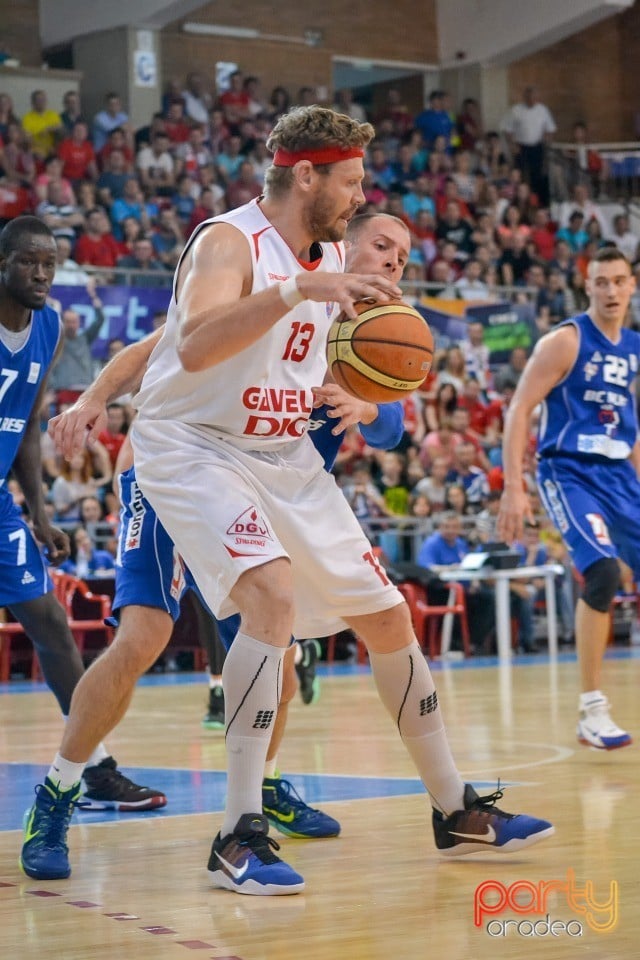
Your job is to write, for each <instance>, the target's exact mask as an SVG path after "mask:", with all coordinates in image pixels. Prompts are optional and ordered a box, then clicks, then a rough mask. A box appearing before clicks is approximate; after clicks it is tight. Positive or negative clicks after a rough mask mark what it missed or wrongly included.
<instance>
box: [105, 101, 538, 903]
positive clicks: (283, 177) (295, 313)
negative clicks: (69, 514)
mask: <svg viewBox="0 0 640 960" xmlns="http://www.w3.org/2000/svg"><path fill="white" fill-rule="evenodd" d="M372 136H373V129H372V127H371V126H370V125H368V124H362V123H359V122H357V121H354V120H352V119H351V118H349V117H347V116H342V115H338V114H335V113H334V112H333V111H330V110H326V109H324V108H320V107H307V108H300V109H298V110H295V111H292V112H291V113H290V114H287V115H286V116H285V117H283V118H281V120H280V121H279V122H278V124H277V125H276V127H275V128H274V130H273V133H272V135H271V138H270V141H269V147H270V149H271V150H272V151H274V153H275V156H274V164H273V166H272V167H271V168H270V169H269V170H268V171H267V175H266V178H265V196H264V197H263V198H260V199H259V200H257V201H254V202H252V203H250V204H248V205H246V206H244V207H241V208H239V209H238V210H234V211H232V212H231V213H229V214H225V215H223V216H222V217H220V218H214V220H212V221H208V222H206V223H205V224H203V225H201V227H199V228H198V229H197V230H196V232H195V233H194V235H193V236H192V238H191V241H190V243H189V244H188V245H187V248H186V250H185V252H184V254H183V256H182V259H181V262H180V264H179V265H178V269H177V271H176V279H175V284H174V296H173V299H172V303H171V306H170V309H169V315H168V320H167V325H166V328H165V333H164V335H163V337H162V339H161V341H160V342H159V344H158V345H157V347H156V348H155V350H154V352H153V354H152V356H151V358H150V361H149V365H148V368H147V373H146V375H145V378H144V381H143V384H142V388H141V391H140V394H139V397H138V409H139V416H138V419H137V421H136V423H135V425H134V428H133V432H132V439H133V445H134V452H135V460H136V470H137V476H138V480H139V482H140V486H141V488H142V490H143V493H144V494H145V496H146V497H147V498H148V499H149V501H150V502H151V504H152V506H153V507H154V509H155V510H156V512H157V514H158V517H159V519H160V521H161V522H162V524H163V526H164V527H165V528H166V530H167V532H168V533H169V536H170V537H171V539H172V540H173V541H174V543H175V545H176V548H177V549H178V551H179V552H180V554H181V555H182V556H183V557H184V560H185V562H186V564H187V566H188V567H189V568H190V569H191V571H192V573H193V575H194V577H195V579H196V582H197V583H198V586H199V588H200V590H201V591H202V593H203V595H204V597H205V599H206V601H207V603H208V605H209V606H210V607H211V609H212V610H213V611H214V613H215V614H216V616H218V617H224V616H227V615H228V614H229V613H233V612H236V611H239V612H240V614H241V617H242V621H241V630H240V632H239V633H238V636H237V637H236V639H235V641H234V643H233V645H232V648H231V650H230V653H229V655H228V657H227V659H226V661H225V666H224V671H223V679H224V687H225V695H226V712H227V730H226V744H227V754H228V790H227V808H226V812H225V819H224V822H223V824H222V828H221V831H220V833H219V834H218V835H217V837H216V838H215V840H214V843H213V847H212V851H211V856H210V860H209V873H210V876H211V879H212V881H213V883H214V884H215V885H216V886H221V887H225V888H227V889H230V890H234V891H236V892H238V893H245V894H257V895H273V894H289V893H297V892H299V891H300V890H302V889H303V888H304V880H303V878H302V877H301V876H300V875H299V874H297V873H296V872H295V871H294V870H293V869H291V868H290V867H289V866H288V865H287V864H286V863H284V862H283V861H282V860H280V859H279V858H278V857H277V856H276V855H275V853H274V852H273V851H274V849H277V845H276V844H275V843H274V841H273V840H271V839H270V838H269V837H268V824H267V821H266V818H265V817H264V816H263V814H262V812H261V811H262V775H263V768H264V760H265V756H266V751H267V746H268V743H269V738H270V735H271V728H272V725H273V723H274V718H275V715H276V710H277V706H278V699H279V691H280V684H281V676H282V658H283V656H284V652H285V649H286V647H287V646H288V644H289V642H290V637H291V635H292V634H293V635H295V636H297V637H299V638H305V637H312V636H318V635H327V634H328V633H331V632H332V631H333V630H335V629H338V628H340V627H342V626H343V625H344V624H345V623H347V624H348V625H349V626H351V627H352V628H353V629H354V630H355V631H356V632H357V633H358V634H359V636H360V637H362V638H363V640H364V641H365V642H366V644H367V646H368V649H369V655H370V661H371V666H372V670H373V673H374V678H375V680H376V683H377V686H378V689H379V692H380V695H381V698H382V700H383V702H384V704H385V706H386V707H387V708H388V710H389V712H390V713H391V715H392V716H393V718H394V721H395V722H396V724H397V727H398V730H399V733H400V735H401V737H402V739H403V741H404V743H405V746H406V747H407V749H408V751H409V753H410V755H411V757H412V759H413V760H414V762H415V764H416V767H417V769H418V771H419V773H420V776H421V778H422V779H423V781H424V782H425V784H426V786H427V789H428V790H429V792H430V794H431V801H432V804H433V806H434V811H433V825H434V831H435V836H436V844H437V846H438V848H439V849H440V850H441V851H442V852H443V853H445V854H448V855H457V854H462V853H467V852H471V851H478V850H480V851H482V850H487V849H488V850H491V851H494V852H505V851H510V850H516V849H521V848H522V847H524V846H527V845H529V844H531V843H534V842H536V841H537V840H539V839H542V838H543V837H545V836H548V835H549V834H550V833H551V832H553V828H552V827H551V825H550V824H549V823H548V822H547V821H544V820H538V819H536V818H531V817H527V816H511V815H509V814H505V813H503V812H502V811H499V810H498V809H497V808H496V807H495V806H494V804H495V801H496V799H498V796H499V794H494V795H492V796H491V797H489V798H479V797H478V796H477V794H476V793H475V791H474V790H473V788H472V787H471V786H470V785H468V784H467V785H465V784H464V783H463V781H462V780H461V778H460V776H459V774H458V772H457V770H456V768H455V765H454V762H453V759H452V757H451V753H450V750H449V746H448V743H447V739H446V734H445V730H444V725H443V722H442V717H441V714H440V709H439V706H438V699H437V695H436V693H435V689H434V684H433V681H432V678H431V675H430V672H429V669H428V667H427V665H426V662H425V660H424V657H423V655H422V653H421V651H420V648H419V646H418V644H417V641H416V638H415V636H414V634H413V631H412V628H411V622H410V617H409V612H408V609H407V607H406V605H405V604H404V602H403V600H402V597H401V596H400V594H399V593H398V591H397V590H396V589H395V587H393V586H392V585H391V584H390V583H389V581H388V580H387V577H386V576H385V574H384V571H383V570H382V569H381V568H380V567H379V566H378V564H377V562H376V560H375V557H374V556H373V554H372V550H371V547H370V544H369V543H368V541H367V540H366V538H365V537H364V535H363V533H362V530H361V528H360V526H359V525H358V523H357V521H356V519H355V517H354V516H353V514H352V512H351V510H350V508H349V507H348V504H347V503H346V500H345V499H344V497H343V496H342V494H341V493H340V491H339V490H338V488H337V486H336V484H335V481H334V480H333V478H332V477H331V476H329V475H328V474H327V473H326V472H325V471H324V469H323V464H322V458H321V457H320V455H319V454H318V453H317V452H316V451H315V448H314V447H313V445H312V443H311V441H310V440H309V438H308V437H307V436H306V427H307V422H308V419H309V415H310V413H311V410H312V405H313V393H312V388H313V387H318V386H319V385H320V384H322V382H323V380H324V377H325V374H326V359H325V341H326V334H327V331H328V328H329V325H330V323H331V320H332V318H333V316H334V315H335V314H336V313H337V311H338V310H339V309H342V310H344V311H345V312H346V313H347V315H348V316H354V315H355V311H354V307H353V304H354V302H356V301H358V300H361V299H364V298H366V297H371V298H373V299H374V300H378V301H383V302H384V301H388V300H391V299H394V298H397V297H399V296H400V290H399V289H398V288H397V287H396V285H395V284H394V283H393V282H390V281H389V280H388V279H385V278H382V277H379V276H358V275H353V274H342V273H340V272H339V271H340V270H341V268H342V260H343V250H342V244H341V242H340V241H341V240H342V237H343V236H344V233H345V230H346V227H347V224H348V222H349V220H350V219H351V217H352V216H353V215H354V213H355V212H356V210H357V208H358V206H359V205H360V204H361V203H363V202H364V196H363V193H362V189H361V181H362V177H363V164H362V157H363V152H364V147H365V146H366V144H367V143H368V142H369V141H370V139H371V137H372ZM214 368H215V369H214ZM116 696H117V692H116V691H114V698H115V697H116Z"/></svg>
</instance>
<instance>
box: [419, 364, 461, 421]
mask: <svg viewBox="0 0 640 960" xmlns="http://www.w3.org/2000/svg"><path fill="white" fill-rule="evenodd" d="M438 377H439V374H438ZM436 384H437V385H436V389H435V393H434V395H433V396H432V397H430V398H428V399H427V401H426V404H425V408H424V421H425V426H426V428H427V430H438V429H439V427H440V424H441V423H443V421H445V420H450V419H451V415H452V414H453V411H454V410H455V409H456V407H457V405H458V391H457V389H456V387H455V385H454V384H453V383H452V382H451V381H450V380H446V379H445V380H443V381H440V380H439V379H436Z"/></svg>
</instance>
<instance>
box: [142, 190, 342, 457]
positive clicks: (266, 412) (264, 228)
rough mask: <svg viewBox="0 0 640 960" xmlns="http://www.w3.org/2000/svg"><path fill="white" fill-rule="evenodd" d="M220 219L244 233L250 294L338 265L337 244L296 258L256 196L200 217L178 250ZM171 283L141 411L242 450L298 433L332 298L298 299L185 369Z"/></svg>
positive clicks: (321, 363) (318, 373)
mask: <svg viewBox="0 0 640 960" xmlns="http://www.w3.org/2000/svg"><path fill="white" fill-rule="evenodd" d="M219 222H224V223H229V224H231V225H232V226H234V227H235V228H236V229H237V230H239V231H240V232H241V233H242V234H243V235H244V236H245V237H246V239H247V243H248V245H249V249H250V251H251V260H252V264H253V286H252V288H251V293H258V292H259V291H260V290H264V289H266V288H267V287H270V286H272V285H273V284H279V283H280V282H281V281H283V280H286V279H288V277H290V276H293V275H294V274H297V273H300V272H301V271H302V270H325V271H328V272H333V273H341V272H342V271H343V269H344V248H343V245H342V244H341V243H338V244H333V243H330V244H322V245H318V246H320V247H321V250H322V256H321V257H320V258H319V259H317V260H315V261H314V262H313V264H307V263H301V262H300V261H299V260H298V259H297V258H296V257H295V255H294V254H293V253H292V251H291V250H290V248H289V247H288V246H287V244H286V243H285V242H284V240H283V239H282V237H281V236H280V234H279V233H278V232H277V230H276V229H275V228H274V227H273V226H272V225H271V223H270V222H269V221H268V220H267V219H266V217H265V216H264V214H263V212H262V210H261V208H260V205H259V203H258V202H257V200H253V201H252V202H251V203H248V204H245V205H244V206H242V207H238V208H237V209H236V210H232V211H231V212H230V213H226V214H223V215H222V216H219V217H214V218H213V219H211V220H207V221H205V222H204V223H202V224H200V226H199V227H198V228H197V229H196V230H195V231H194V233H193V234H192V236H191V239H190V241H189V244H188V245H187V247H186V248H185V251H184V252H183V254H182V256H183V257H184V255H185V253H186V251H187V250H188V249H189V247H190V246H191V244H192V243H193V240H194V239H195V237H196V236H197V235H198V234H199V233H200V231H201V230H204V229H206V228H207V227H209V226H210V225H211V224H214V223H219ZM179 267H180V264H178V268H177V269H176V274H175V275H176V277H177V276H178V270H179ZM175 283H176V281H175V280H174V289H173V296H172V298H171V304H170V306H169V311H168V314H167V324H166V328H165V332H164V335H163V337H162V339H161V340H160V341H159V343H158V344H157V345H156V347H155V349H154V350H153V353H152V354H151V357H150V358H149V363H148V366H147V372H146V374H145V376H144V379H143V381H142V387H141V389H140V392H139V394H138V396H137V398H136V406H137V408H138V411H139V415H140V417H141V418H143V419H152V420H179V421H182V422H183V423H192V424H198V425H201V426H203V427H208V428H210V429H212V430H213V431H214V432H215V433H217V434H226V435H228V436H229V438H230V439H232V442H233V443H235V444H236V445H240V446H242V447H244V448H247V449H268V448H269V447H275V446H281V445H282V444H283V443H287V442H290V441H292V440H297V439H299V438H300V437H301V436H302V435H303V434H304V433H305V432H306V430H307V427H308V422H309V416H310V414H311V411H312V404H313V396H312V393H311V387H317V386H320V385H321V384H322V382H323V380H324V376H325V372H326V369H327V360H326V340H327V333H328V330H329V327H330V325H331V320H332V318H333V315H334V314H335V313H337V304H334V303H315V302H313V301H311V300H305V301H304V302H303V303H301V304H299V305H298V306H297V307H295V308H294V309H293V310H290V311H289V312H288V313H286V314H285V315H284V316H283V317H282V318H281V319H280V320H279V321H278V322H277V323H276V324H274V326H273V327H272V328H271V329H270V330H269V331H268V332H267V333H266V334H264V336H262V337H261V338H260V339H259V340H257V341H256V342H255V343H253V344H251V346H249V347H247V348H246V349H245V350H242V351H241V352H240V353H238V354H236V355H235V356H233V357H231V358H230V359H228V360H224V361H223V362H222V363H220V364H217V365H216V366H214V367H211V368H210V369H208V370H204V371H202V372H200V373H187V372H186V371H185V370H184V369H183V368H182V366H181V364H180V360H179V358H178V353H177V350H176V335H177V307H176V289H175Z"/></svg>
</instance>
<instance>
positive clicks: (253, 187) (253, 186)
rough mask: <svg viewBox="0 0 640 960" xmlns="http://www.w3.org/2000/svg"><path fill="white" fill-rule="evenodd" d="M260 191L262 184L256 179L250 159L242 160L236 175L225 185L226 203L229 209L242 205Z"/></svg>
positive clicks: (256, 195)
mask: <svg viewBox="0 0 640 960" xmlns="http://www.w3.org/2000/svg"><path fill="white" fill-rule="evenodd" d="M261 193H262V184H261V183H260V182H259V181H258V180H257V179H256V175H255V170H254V169H253V164H252V163H251V161H250V160H243V162H242V163H241V164H240V167H239V169H238V176H237V177H236V178H235V179H234V180H232V181H231V183H230V184H229V186H228V187H227V203H228V204H229V209H230V210H233V209H234V208H235V207H240V206H242V204H243V203H248V202H249V201H250V200H253V199H254V197H259V196H260V194H261Z"/></svg>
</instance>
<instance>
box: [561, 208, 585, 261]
mask: <svg viewBox="0 0 640 960" xmlns="http://www.w3.org/2000/svg"><path fill="white" fill-rule="evenodd" d="M557 239H558V240H564V241H565V243H567V244H568V245H569V249H570V250H571V252H572V253H578V251H579V250H582V248H583V247H584V246H585V244H586V243H587V240H588V239H589V236H588V234H587V231H586V230H585V229H584V214H583V213H582V211H581V210H574V212H573V213H572V214H571V215H570V217H569V223H568V225H567V226H566V227H561V228H560V229H559V230H558V233H557Z"/></svg>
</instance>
